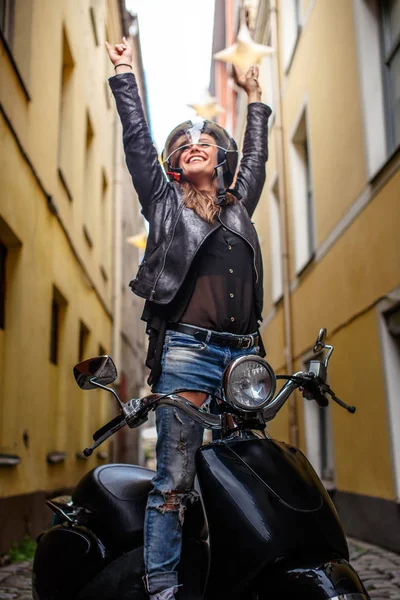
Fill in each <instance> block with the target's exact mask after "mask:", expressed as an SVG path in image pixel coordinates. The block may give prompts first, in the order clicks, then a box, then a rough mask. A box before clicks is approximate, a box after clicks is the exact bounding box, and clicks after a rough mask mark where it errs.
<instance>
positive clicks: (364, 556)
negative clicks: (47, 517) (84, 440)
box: [0, 540, 400, 600]
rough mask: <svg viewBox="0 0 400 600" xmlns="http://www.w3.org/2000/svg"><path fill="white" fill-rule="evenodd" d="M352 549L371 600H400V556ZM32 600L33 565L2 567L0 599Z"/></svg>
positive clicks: (362, 546) (359, 545) (360, 545)
mask: <svg viewBox="0 0 400 600" xmlns="http://www.w3.org/2000/svg"><path fill="white" fill-rule="evenodd" d="M349 546H350V554H351V563H352V565H353V567H354V568H355V569H356V571H357V572H358V574H359V575H360V577H361V579H362V581H363V582H364V585H365V586H366V588H367V590H368V592H369V594H370V596H371V599H372V598H374V599H375V600H386V598H390V599H391V600H400V555H398V554H394V553H393V552H389V551H388V550H384V549H383V548H378V547H377V546H373V545H371V544H366V543H365V542H360V541H358V540H349ZM31 599H32V594H31V564H30V563H27V562H25V563H15V564H12V565H9V566H6V567H1V568H0V600H31ZM282 600H283V599H282Z"/></svg>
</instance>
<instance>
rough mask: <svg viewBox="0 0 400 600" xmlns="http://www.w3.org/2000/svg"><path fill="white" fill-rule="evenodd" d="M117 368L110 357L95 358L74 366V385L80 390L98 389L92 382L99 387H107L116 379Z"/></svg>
mask: <svg viewBox="0 0 400 600" xmlns="http://www.w3.org/2000/svg"><path fill="white" fill-rule="evenodd" d="M117 376H118V373H117V368H116V366H115V365H114V362H113V360H112V358H110V356H107V355H105V356H96V357H95V358H89V359H88V360H84V361H82V362H80V363H78V364H77V365H75V366H74V377H75V381H76V383H77V384H78V385H79V387H80V388H81V389H82V390H94V389H98V387H97V386H96V385H94V384H93V380H94V381H95V382H96V383H100V384H101V385H107V384H108V383H112V382H113V381H115V380H116V379H117Z"/></svg>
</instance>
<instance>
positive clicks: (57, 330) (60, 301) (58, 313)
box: [50, 287, 67, 365]
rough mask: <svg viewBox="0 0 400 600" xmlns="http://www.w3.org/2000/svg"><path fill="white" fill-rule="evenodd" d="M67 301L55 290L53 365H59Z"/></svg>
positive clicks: (51, 343) (52, 316)
mask: <svg viewBox="0 0 400 600" xmlns="http://www.w3.org/2000/svg"><path fill="white" fill-rule="evenodd" d="M66 304H67V303H66V300H65V299H64V297H63V296H62V295H61V293H60V292H59V291H58V290H57V288H55V287H54V288H53V298H52V301H51V329H50V362H51V363H52V364H53V365H57V364H58V359H59V353H60V340H61V327H62V320H63V316H64V312H65V308H66Z"/></svg>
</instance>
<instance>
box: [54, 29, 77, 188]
mask: <svg viewBox="0 0 400 600" xmlns="http://www.w3.org/2000/svg"><path fill="white" fill-rule="evenodd" d="M74 65H75V63H74V59H73V58H72V52H71V47H70V44H69V41H68V37H67V33H66V31H65V29H63V36H62V64H61V91H60V129H59V139H58V167H59V175H60V178H61V181H62V183H63V185H64V188H65V190H66V192H67V196H68V198H69V200H72V192H71V184H72V160H73V152H74V139H73V126H72V123H73V112H74V97H73V74H74Z"/></svg>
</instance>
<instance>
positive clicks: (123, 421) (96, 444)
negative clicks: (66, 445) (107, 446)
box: [83, 419, 126, 456]
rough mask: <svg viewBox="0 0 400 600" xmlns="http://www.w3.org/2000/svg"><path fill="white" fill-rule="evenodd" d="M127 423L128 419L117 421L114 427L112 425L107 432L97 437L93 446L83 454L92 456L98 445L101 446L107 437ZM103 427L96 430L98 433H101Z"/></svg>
mask: <svg viewBox="0 0 400 600" xmlns="http://www.w3.org/2000/svg"><path fill="white" fill-rule="evenodd" d="M125 425H126V419H122V421H120V422H119V423H117V425H114V427H111V429H108V430H107V431H106V432H105V433H103V435H100V437H98V438H97V439H96V441H95V443H94V444H92V445H91V446H89V448H85V449H84V451H83V454H84V455H85V456H90V455H91V454H93V450H95V449H96V448H97V447H98V446H100V444H102V443H103V442H105V441H106V439H107V438H109V437H110V436H111V435H113V434H114V433H116V432H117V431H119V430H120V429H122V427H124V426H125ZM102 429H104V428H102ZM102 429H99V431H96V434H99V432H100V431H102ZM96 434H95V435H96ZM93 437H94V436H93Z"/></svg>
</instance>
